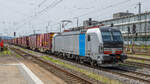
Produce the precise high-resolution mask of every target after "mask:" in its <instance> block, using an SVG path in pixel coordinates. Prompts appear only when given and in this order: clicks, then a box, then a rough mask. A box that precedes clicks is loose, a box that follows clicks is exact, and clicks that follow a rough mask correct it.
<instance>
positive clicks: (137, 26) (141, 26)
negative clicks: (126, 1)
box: [98, 12, 150, 45]
mask: <svg viewBox="0 0 150 84" xmlns="http://www.w3.org/2000/svg"><path fill="white" fill-rule="evenodd" d="M98 24H104V25H105V26H111V25H113V26H114V27H116V28H117V29H120V30H121V32H122V34H123V36H124V40H125V43H126V44H128V43H131V42H132V41H133V40H134V42H135V44H136V45H150V12H146V13H141V14H133V13H124V12H120V13H116V14H113V19H109V20H104V21H100V22H99V23H98Z"/></svg>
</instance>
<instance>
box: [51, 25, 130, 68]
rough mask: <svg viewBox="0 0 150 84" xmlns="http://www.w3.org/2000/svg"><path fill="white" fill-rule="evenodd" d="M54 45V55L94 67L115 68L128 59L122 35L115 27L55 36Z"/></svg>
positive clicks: (94, 28) (90, 29)
mask: <svg viewBox="0 0 150 84" xmlns="http://www.w3.org/2000/svg"><path fill="white" fill-rule="evenodd" d="M52 45H53V46H52V52H53V53H55V54H57V55H59V56H62V57H63V58H69V59H75V60H77V61H79V62H89V63H90V64H91V65H93V66H95V65H100V66H113V65H116V64H118V63H119V62H123V61H124V60H125V59H127V56H126V55H125V54H124V52H123V45H124V43H123V37H122V34H121V32H120V30H118V29H116V28H113V27H99V26H98V27H91V28H87V29H86V30H83V31H82V30H81V31H70V32H63V33H60V34H55V35H54V37H53V41H52Z"/></svg>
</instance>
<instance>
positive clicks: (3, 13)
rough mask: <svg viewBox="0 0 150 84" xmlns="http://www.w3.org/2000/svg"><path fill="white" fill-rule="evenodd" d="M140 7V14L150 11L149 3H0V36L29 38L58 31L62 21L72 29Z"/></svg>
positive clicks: (133, 0) (25, 0) (68, 0)
mask: <svg viewBox="0 0 150 84" xmlns="http://www.w3.org/2000/svg"><path fill="white" fill-rule="evenodd" d="M139 1H140V2H141V3H142V12H145V11H150V5H149V3H150V0H0V35H8V36H12V35H13V32H17V36H22V35H29V34H32V33H33V30H36V32H38V33H44V32H45V31H46V25H47V24H48V22H49V25H50V26H49V28H48V31H49V32H50V31H58V30H59V28H60V25H59V24H58V23H60V21H61V20H71V21H72V22H73V23H70V24H68V26H67V27H66V28H68V27H75V26H76V21H77V19H76V18H74V17H78V18H79V24H80V25H82V21H83V20H87V19H88V18H93V19H94V20H98V21H101V20H104V19H110V18H112V14H113V13H117V12H126V11H127V10H129V12H132V13H138V5H137V4H138V2H139Z"/></svg>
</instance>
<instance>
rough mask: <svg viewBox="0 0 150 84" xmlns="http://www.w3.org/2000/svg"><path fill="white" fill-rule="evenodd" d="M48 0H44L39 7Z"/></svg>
mask: <svg viewBox="0 0 150 84" xmlns="http://www.w3.org/2000/svg"><path fill="white" fill-rule="evenodd" d="M46 1H47V0H43V1H42V2H41V3H40V4H39V5H38V7H41V6H42V5H43V4H44V3H45V2H46Z"/></svg>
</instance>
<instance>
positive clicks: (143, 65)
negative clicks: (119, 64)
mask: <svg viewBox="0 0 150 84" xmlns="http://www.w3.org/2000/svg"><path fill="white" fill-rule="evenodd" d="M128 58H129V59H133V60H141V61H147V62H150V59H148V58H142V57H133V56H128ZM125 64H128V65H133V66H140V67H144V68H150V64H148V63H140V62H134V61H125Z"/></svg>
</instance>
